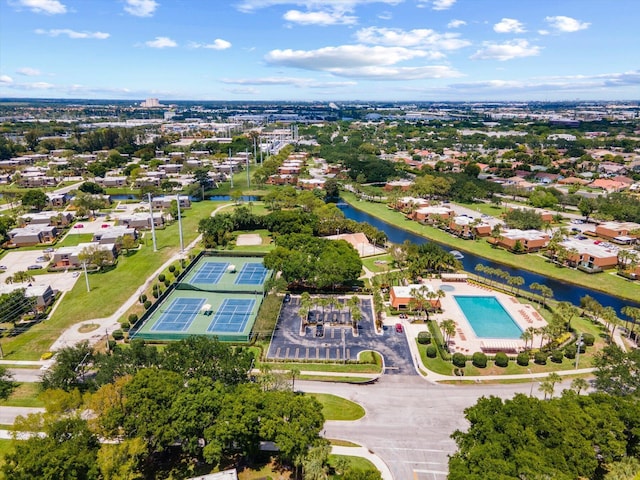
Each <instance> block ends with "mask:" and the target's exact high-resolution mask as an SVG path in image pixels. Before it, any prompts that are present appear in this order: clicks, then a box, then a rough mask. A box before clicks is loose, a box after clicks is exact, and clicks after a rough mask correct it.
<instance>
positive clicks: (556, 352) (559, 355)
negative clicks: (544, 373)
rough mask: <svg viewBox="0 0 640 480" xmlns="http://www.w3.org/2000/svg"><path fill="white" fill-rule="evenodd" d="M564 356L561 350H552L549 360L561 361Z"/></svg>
mask: <svg viewBox="0 0 640 480" xmlns="http://www.w3.org/2000/svg"><path fill="white" fill-rule="evenodd" d="M563 358H564V352H563V351H562V350H554V351H553V352H551V361H552V362H553V363H562V359H563Z"/></svg>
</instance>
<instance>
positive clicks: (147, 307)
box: [144, 300, 152, 310]
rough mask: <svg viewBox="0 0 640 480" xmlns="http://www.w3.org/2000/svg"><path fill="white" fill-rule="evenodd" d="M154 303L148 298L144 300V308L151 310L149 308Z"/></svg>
mask: <svg viewBox="0 0 640 480" xmlns="http://www.w3.org/2000/svg"><path fill="white" fill-rule="evenodd" d="M151 305H152V303H151V300H147V301H145V302H144V309H145V310H149V308H150V307H151Z"/></svg>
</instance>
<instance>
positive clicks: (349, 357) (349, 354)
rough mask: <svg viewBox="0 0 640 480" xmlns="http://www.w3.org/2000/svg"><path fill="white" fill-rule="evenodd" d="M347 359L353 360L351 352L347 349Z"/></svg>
mask: <svg viewBox="0 0 640 480" xmlns="http://www.w3.org/2000/svg"><path fill="white" fill-rule="evenodd" d="M347 359H348V360H350V359H351V350H349V349H348V348H347Z"/></svg>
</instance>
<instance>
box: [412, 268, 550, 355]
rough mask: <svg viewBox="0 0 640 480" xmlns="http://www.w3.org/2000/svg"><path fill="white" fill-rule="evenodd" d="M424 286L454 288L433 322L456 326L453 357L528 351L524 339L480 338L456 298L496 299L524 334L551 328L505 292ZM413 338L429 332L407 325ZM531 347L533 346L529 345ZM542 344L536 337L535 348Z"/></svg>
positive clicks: (468, 286) (464, 285)
mask: <svg viewBox="0 0 640 480" xmlns="http://www.w3.org/2000/svg"><path fill="white" fill-rule="evenodd" d="M423 283H425V284H429V285H432V286H433V288H434V289H435V290H436V291H437V290H438V289H440V287H441V286H443V285H448V286H451V287H453V288H454V291H451V292H445V293H446V295H445V296H444V297H443V298H441V299H440V303H441V305H442V313H437V314H431V319H433V320H436V321H437V322H438V323H440V322H441V321H443V320H447V319H451V320H453V321H454V322H455V323H456V333H455V335H454V336H453V337H452V338H451V339H450V340H449V349H450V351H451V353H456V352H460V353H464V354H465V355H471V354H473V353H475V352H485V353H487V354H493V353H495V352H498V351H503V352H505V353H508V354H515V353H517V352H519V351H521V350H524V340H521V339H505V338H498V337H497V338H478V337H477V336H476V334H475V333H474V331H473V328H472V327H471V325H470V324H469V322H468V321H467V319H466V317H465V316H464V314H463V313H462V310H461V309H460V307H459V306H458V303H457V302H456V300H455V299H454V298H453V296H454V295H472V296H478V297H487V296H493V297H496V298H497V299H498V301H499V302H500V303H501V304H502V306H503V307H504V309H505V310H506V311H507V312H508V313H509V315H511V318H513V320H514V321H515V322H516V324H517V325H518V326H519V327H520V329H521V330H522V331H524V330H526V329H527V328H529V327H533V328H540V327H543V326H545V325H547V321H546V320H545V319H544V318H543V317H542V315H540V313H539V312H538V311H537V310H536V309H535V308H534V307H533V306H532V305H528V304H524V303H520V302H519V301H518V299H517V298H515V297H513V296H511V295H507V294H505V293H502V292H497V291H495V290H493V289H491V288H489V287H483V286H479V285H475V284H471V283H466V282H442V281H441V280H424V281H423ZM405 325H406V328H407V329H408V332H407V333H409V335H415V336H417V335H418V332H421V331H424V330H425V325H424V323H422V322H416V323H408V322H406V323H405ZM529 344H530V345H531V342H529ZM539 344H540V336H539V335H535V336H534V340H533V345H534V346H536V345H539Z"/></svg>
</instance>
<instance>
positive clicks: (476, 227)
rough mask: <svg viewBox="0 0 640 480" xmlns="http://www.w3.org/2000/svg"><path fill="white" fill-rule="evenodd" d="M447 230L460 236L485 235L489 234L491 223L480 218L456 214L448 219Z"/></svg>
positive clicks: (474, 236) (473, 236)
mask: <svg viewBox="0 0 640 480" xmlns="http://www.w3.org/2000/svg"><path fill="white" fill-rule="evenodd" d="M478 222H479V223H478ZM449 230H450V231H451V233H453V234H455V235H457V236H459V237H461V238H476V237H487V236H489V235H490V234H491V225H489V224H488V223H486V222H485V221H483V220H481V219H475V218H471V217H468V216H466V215H458V216H455V217H453V218H451V220H450V221H449Z"/></svg>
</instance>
